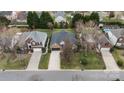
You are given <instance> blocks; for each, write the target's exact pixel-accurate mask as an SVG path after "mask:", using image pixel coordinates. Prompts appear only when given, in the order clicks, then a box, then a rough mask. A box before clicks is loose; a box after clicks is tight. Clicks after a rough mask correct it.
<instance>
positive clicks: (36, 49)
mask: <svg viewBox="0 0 124 93" xmlns="http://www.w3.org/2000/svg"><path fill="white" fill-rule="evenodd" d="M33 51H42V50H41V48H33Z"/></svg>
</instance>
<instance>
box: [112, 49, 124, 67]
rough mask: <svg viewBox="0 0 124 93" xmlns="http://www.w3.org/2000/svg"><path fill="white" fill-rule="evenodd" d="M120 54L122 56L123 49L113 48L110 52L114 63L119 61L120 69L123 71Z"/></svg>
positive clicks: (122, 60) (123, 60)
mask: <svg viewBox="0 0 124 93" xmlns="http://www.w3.org/2000/svg"><path fill="white" fill-rule="evenodd" d="M122 54H124V50H123V49H117V48H114V51H113V52H112V55H113V57H114V59H115V61H116V62H117V61H118V60H120V61H121V62H122V63H123V65H122V66H121V67H120V68H121V69H124V56H123V55H122Z"/></svg>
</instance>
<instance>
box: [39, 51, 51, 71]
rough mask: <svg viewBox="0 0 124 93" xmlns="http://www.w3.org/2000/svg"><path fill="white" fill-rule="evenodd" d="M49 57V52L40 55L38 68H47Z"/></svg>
mask: <svg viewBox="0 0 124 93" xmlns="http://www.w3.org/2000/svg"><path fill="white" fill-rule="evenodd" d="M49 58H50V53H47V54H46V55H42V57H41V60H40V63H39V69H48V64H49Z"/></svg>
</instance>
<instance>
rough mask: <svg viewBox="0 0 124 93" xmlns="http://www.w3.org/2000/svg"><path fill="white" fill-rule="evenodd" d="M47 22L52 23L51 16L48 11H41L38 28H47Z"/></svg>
mask: <svg viewBox="0 0 124 93" xmlns="http://www.w3.org/2000/svg"><path fill="white" fill-rule="evenodd" d="M48 22H51V23H52V24H53V18H52V17H51V15H50V14H49V13H48V12H42V13H41V15H40V28H43V29H47V28H49V27H48Z"/></svg>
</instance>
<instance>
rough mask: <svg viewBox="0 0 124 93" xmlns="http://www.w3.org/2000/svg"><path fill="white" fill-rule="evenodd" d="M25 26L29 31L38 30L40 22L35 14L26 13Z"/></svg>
mask: <svg viewBox="0 0 124 93" xmlns="http://www.w3.org/2000/svg"><path fill="white" fill-rule="evenodd" d="M27 24H28V25H29V28H31V29H35V28H39V24H40V21H39V17H38V15H37V13H36V12H31V11H29V12H28V15H27Z"/></svg>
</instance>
